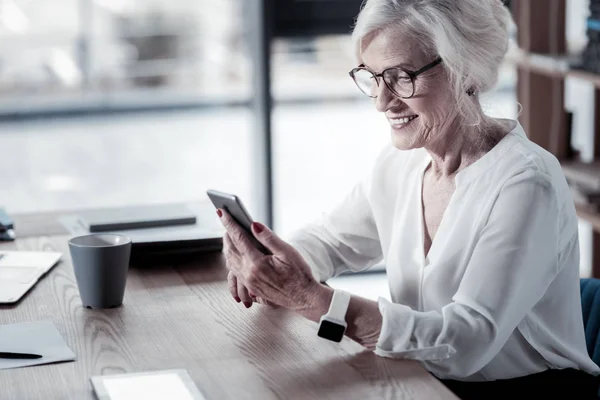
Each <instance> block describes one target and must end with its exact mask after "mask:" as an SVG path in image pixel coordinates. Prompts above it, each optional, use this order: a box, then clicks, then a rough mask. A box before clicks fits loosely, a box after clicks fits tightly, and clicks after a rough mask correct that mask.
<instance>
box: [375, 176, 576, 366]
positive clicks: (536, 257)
mask: <svg viewBox="0 0 600 400" xmlns="http://www.w3.org/2000/svg"><path fill="white" fill-rule="evenodd" d="M557 203H558V200H557V195H556V192H555V189H554V188H553V186H552V184H551V182H550V178H549V177H548V176H547V175H545V174H543V173H541V172H539V171H537V170H534V169H525V170H523V171H521V172H520V173H518V174H516V175H515V176H513V177H512V178H511V179H509V180H508V181H507V182H506V183H505V184H504V185H503V187H502V189H501V190H500V191H499V194H498V196H497V198H496V201H495V203H494V205H493V206H492V208H491V212H490V214H489V216H488V220H487V222H486V223H485V225H484V228H483V229H482V231H481V236H480V238H479V240H478V242H477V244H476V246H475V249H474V251H473V254H472V257H471V259H470V261H469V263H468V265H467V268H466V270H465V273H464V276H463V278H462V280H461V283H460V285H459V289H458V291H457V292H456V294H455V295H454V296H453V298H452V302H451V303H450V304H448V305H446V306H445V307H443V308H442V309H441V310H440V311H429V312H417V311H414V310H412V309H411V308H409V307H406V306H404V305H401V304H394V303H390V302H389V301H387V300H385V299H383V298H380V299H379V309H380V312H381V314H382V317H383V326H382V330H381V334H380V337H379V341H378V343H377V348H376V353H377V354H379V355H381V356H384V357H395V358H408V359H415V360H420V361H423V362H424V363H425V364H427V367H428V369H429V370H430V371H431V372H433V373H436V374H438V375H439V376H447V375H452V376H457V377H467V376H469V375H472V374H474V373H475V372H477V371H479V370H480V369H481V368H483V367H484V366H485V365H486V364H488V363H489V362H490V361H491V360H492V359H493V358H494V356H496V355H497V354H498V353H499V352H500V350H501V349H502V347H503V346H504V344H505V343H506V342H507V340H508V338H509V336H510V335H511V333H512V332H513V331H514V330H515V328H516V327H517V325H518V324H519V323H520V322H521V320H523V318H524V317H525V315H526V314H527V313H528V312H529V311H530V310H531V309H532V308H533V307H534V305H535V304H536V303H537V302H538V301H539V300H540V299H541V298H542V296H543V295H544V293H545V291H546V290H547V288H548V287H549V286H550V283H551V282H552V281H553V280H554V278H555V277H556V276H557V274H558V272H559V268H560V265H559V263H558V257H559V253H560V250H561V248H560V246H561V245H565V244H561V243H559V239H558V238H559V235H558V232H559V209H558V208H559V206H558V204H557Z"/></svg>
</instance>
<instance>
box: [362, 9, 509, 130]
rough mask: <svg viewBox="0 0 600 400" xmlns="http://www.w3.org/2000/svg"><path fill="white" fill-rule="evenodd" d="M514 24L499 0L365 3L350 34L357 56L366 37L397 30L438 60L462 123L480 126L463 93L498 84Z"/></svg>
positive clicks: (474, 104)
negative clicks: (499, 72) (445, 75)
mask: <svg viewBox="0 0 600 400" xmlns="http://www.w3.org/2000/svg"><path fill="white" fill-rule="evenodd" d="M512 24H513V20H512V16H511V15H510V12H509V10H508V9H507V8H506V7H505V6H504V4H503V3H502V1H501V0H365V2H364V3H363V6H362V9H361V12H360V14H359V15H358V18H357V20H356V25H355V27H354V31H353V33H352V40H353V42H354V46H355V51H356V55H357V58H358V59H359V60H360V59H361V52H362V50H363V48H362V47H363V40H364V39H365V37H367V36H368V35H370V34H374V33H376V32H380V31H382V30H387V29H400V32H402V33H403V34H408V35H410V36H411V37H412V38H414V39H415V40H417V43H419V44H420V45H421V46H422V49H423V51H424V52H425V53H426V54H427V55H430V56H431V57H432V58H431V61H433V60H434V59H435V57H437V56H439V57H441V58H442V60H443V63H442V66H443V67H444V68H445V69H446V71H447V72H448V75H449V77H450V80H451V84H452V87H453V88H454V95H455V98H456V106H457V110H458V112H459V113H460V114H461V115H462V116H463V117H464V118H465V121H468V122H467V123H469V124H472V125H476V126H477V125H481V123H482V120H481V115H482V113H481V106H480V105H479V102H478V101H473V97H470V96H469V95H468V94H467V91H469V90H474V91H475V93H477V94H478V93H485V92H487V91H489V90H490V89H492V88H493V87H494V86H495V85H496V82H497V80H498V70H499V68H500V65H501V63H502V60H503V58H504V56H505V54H506V52H507V50H508V43H509V30H510V29H511V27H512Z"/></svg>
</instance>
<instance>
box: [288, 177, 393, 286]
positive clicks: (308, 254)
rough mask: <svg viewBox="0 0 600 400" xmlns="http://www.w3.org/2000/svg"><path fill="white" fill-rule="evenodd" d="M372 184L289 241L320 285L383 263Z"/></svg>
mask: <svg viewBox="0 0 600 400" xmlns="http://www.w3.org/2000/svg"><path fill="white" fill-rule="evenodd" d="M369 181H370V180H369V179H365V180H363V181H362V182H361V183H359V184H358V185H357V186H356V187H355V188H354V189H353V190H352V191H351V192H350V193H349V194H348V195H347V196H346V197H345V198H344V200H343V201H342V202H341V203H340V204H339V205H338V206H337V207H335V208H334V210H333V211H332V212H331V213H329V214H326V215H324V216H323V217H322V218H321V219H320V220H319V221H318V222H315V223H313V224H311V225H308V226H306V227H305V228H304V229H302V230H300V231H298V232H296V233H294V234H293V235H292V236H291V238H290V239H289V242H290V243H291V244H292V245H293V246H294V247H295V248H296V249H297V250H298V251H299V252H300V254H302V256H303V257H304V259H305V260H306V261H307V262H308V264H309V265H310V267H311V269H312V271H313V275H314V276H315V278H316V279H317V280H319V281H320V282H324V281H326V280H327V279H329V278H331V277H333V276H336V275H339V274H341V273H342V272H345V271H360V270H364V269H367V268H369V267H370V266H372V265H375V264H376V263H378V262H380V261H381V260H382V249H381V244H380V241H379V235H378V232H377V226H376V224H375V220H374V218H373V211H372V209H371V204H370V203H369V199H368V195H367V193H368V191H369V186H370V184H369Z"/></svg>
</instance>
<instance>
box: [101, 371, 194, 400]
mask: <svg viewBox="0 0 600 400" xmlns="http://www.w3.org/2000/svg"><path fill="white" fill-rule="evenodd" d="M103 383H104V387H105V388H106V392H107V393H108V395H109V396H110V399H111V400H129V399H144V400H163V399H169V400H195V399H194V397H193V396H192V394H191V393H190V392H189V391H188V389H187V388H186V386H185V384H184V382H183V381H182V380H181V378H180V377H179V375H177V374H175V373H164V374H152V375H142V376H115V377H104V379H103Z"/></svg>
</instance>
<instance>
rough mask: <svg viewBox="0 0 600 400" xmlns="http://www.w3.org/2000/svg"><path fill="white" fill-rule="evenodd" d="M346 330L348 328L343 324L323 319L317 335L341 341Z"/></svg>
mask: <svg viewBox="0 0 600 400" xmlns="http://www.w3.org/2000/svg"><path fill="white" fill-rule="evenodd" d="M345 331H346V328H345V327H344V326H343V325H339V324H336V323H333V322H331V321H327V320H323V321H321V325H320V326H319V332H317V335H319V336H320V337H322V338H325V339H329V340H333V341H334V342H341V341H342V338H343V337H344V332H345Z"/></svg>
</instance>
